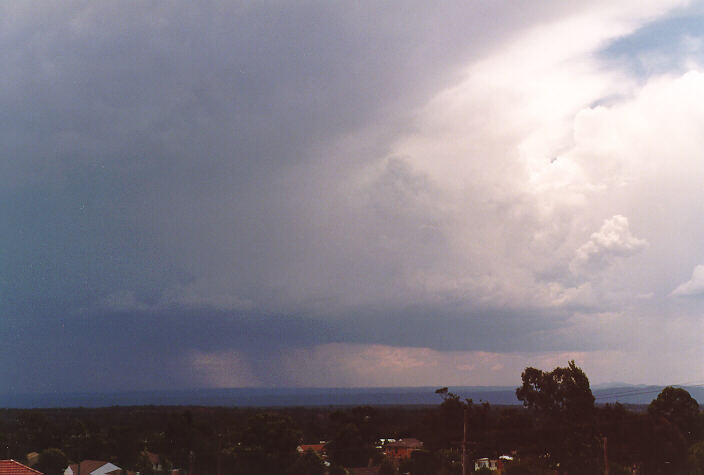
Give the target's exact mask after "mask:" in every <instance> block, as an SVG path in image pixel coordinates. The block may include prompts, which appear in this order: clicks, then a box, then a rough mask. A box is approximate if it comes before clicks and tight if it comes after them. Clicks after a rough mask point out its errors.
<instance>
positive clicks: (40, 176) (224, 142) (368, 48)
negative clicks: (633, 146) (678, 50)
mask: <svg viewBox="0 0 704 475" xmlns="http://www.w3.org/2000/svg"><path fill="white" fill-rule="evenodd" d="M669 7H670V5H665V6H663V7H660V6H658V5H655V4H654V5H649V6H648V7H647V8H643V11H642V12H639V13H637V14H633V13H632V12H631V11H630V10H628V9H627V8H626V9H625V10H624V11H625V12H624V13H621V12H616V13H613V12H606V16H608V15H612V16H613V18H615V20H613V21H612V23H613V24H612V23H609V24H608V26H610V27H613V28H614V33H610V34H609V35H610V36H609V35H606V36H604V37H598V38H597V39H594V40H593V42H594V46H593V49H598V48H599V47H601V46H603V44H604V43H605V42H607V41H608V40H610V39H612V38H616V37H619V36H620V35H625V34H628V33H629V32H631V31H633V30H634V29H635V28H636V27H637V26H638V25H640V24H641V23H643V22H645V21H647V20H648V19H650V18H651V17H656V16H658V15H662V14H663V13H664V12H665V11H667V8H669ZM1 8H2V11H1V12H0V17H2V19H3V20H2V21H3V24H2V32H3V34H2V35H1V36H0V50H2V51H3V52H4V53H3V55H1V56H0V70H2V71H3V74H2V77H1V79H0V80H1V81H2V82H1V87H0V111H1V112H0V143H2V149H3V153H2V155H1V158H0V223H2V246H0V262H1V263H2V265H1V266H0V314H1V315H2V321H1V322H0V329H1V333H0V334H1V335H3V336H2V338H1V340H0V341H2V342H3V345H2V346H3V350H2V351H3V353H4V355H3V358H2V361H3V363H0V376H2V377H3V379H6V380H13V381H16V383H15V384H14V385H13V387H12V388H11V389H12V390H16V391H20V390H35V389H56V388H60V387H61V388H63V387H66V386H69V387H73V388H76V389H88V388H90V387H91V385H90V384H88V383H87V382H86V381H85V375H86V374H87V375H90V378H91V379H92V380H93V381H95V382H98V383H99V385H100V386H101V387H106V388H127V387H177V386H182V385H186V384H193V381H196V380H198V378H197V377H194V375H193V374H191V373H190V372H192V371H194V369H193V365H191V366H189V364H188V362H185V363H184V361H185V360H184V359H183V357H184V355H188V354H189V352H191V351H195V352H200V353H198V355H201V359H200V360H198V361H201V363H202V361H205V360H203V359H202V358H206V356H207V355H209V354H211V353H212V354H216V353H218V352H227V351H228V350H233V349H234V350H233V351H238V352H240V353H238V354H237V355H239V356H237V355H235V356H233V358H234V359H235V360H238V358H240V357H241V358H242V360H246V361H247V364H248V365H249V369H250V373H252V372H253V373H255V374H262V373H266V374H269V375H270V376H269V377H268V379H267V380H266V381H263V382H262V381H261V380H260V381H259V382H260V383H262V384H269V385H276V384H288V383H290V384H304V383H305V381H303V380H301V379H297V380H293V379H291V377H290V376H289V375H288V374H287V371H286V367H285V365H284V364H282V359H283V358H284V357H283V356H276V355H282V354H283V352H285V351H287V350H286V349H287V348H288V349H290V348H306V347H313V346H315V345H324V344H336V343H341V342H344V343H351V344H360V345H365V344H378V345H389V346H397V347H427V348H432V349H435V350H452V351H462V350H467V351H493V352H511V351H513V352H515V351H567V350H573V351H588V350H595V349H600V348H614V347H616V346H619V344H620V342H619V341H615V340H614V339H613V337H612V335H609V334H604V333H602V332H600V331H599V330H598V329H597V328H593V327H590V326H589V325H592V324H590V323H582V320H580V319H579V318H580V317H575V315H577V314H580V312H586V313H589V312H606V311H611V312H616V311H617V310H615V308H614V305H613V302H614V301H617V300H618V296H616V297H615V296H614V294H615V293H616V294H617V293H618V292H620V291H623V289H622V288H621V287H619V286H613V285H610V283H609V280H608V279H609V276H608V275H606V276H602V275H601V274H599V275H597V274H596V272H597V270H598V271H599V272H601V270H602V268H603V267H606V264H608V265H616V266H617V265H619V264H618V263H619V262H620V261H619V259H621V258H624V257H630V256H636V259H637V258H638V253H639V252H642V250H643V249H644V248H645V242H646V240H647V242H649V243H650V241H651V238H650V237H647V238H646V237H643V235H642V234H641V231H640V230H642V229H645V228H647V226H644V225H642V221H638V220H637V219H636V221H635V223H636V224H635V225H634V224H633V221H632V222H631V228H629V221H628V219H627V218H624V217H622V216H620V213H621V212H620V211H619V210H612V209H611V208H610V207H609V206H605V205H604V206H602V205H601V204H599V203H597V205H596V207H595V211H594V212H593V213H590V214H589V216H587V217H585V219H584V220H583V222H582V223H579V224H577V222H576V221H575V220H573V218H571V217H569V216H570V213H572V212H574V209H577V208H579V207H577V208H570V207H569V206H571V205H570V204H569V203H571V202H570V201H569V200H570V199H572V198H574V195H570V194H568V193H565V194H564V195H560V197H561V198H560V199H561V201H562V202H563V203H567V204H565V205H564V208H562V209H557V210H556V211H555V209H552V210H551V211H550V212H548V213H547V214H546V215H543V214H541V213H543V212H544V209H543V208H541V206H543V205H545V204H546V203H548V201H549V203H548V205H549V206H553V205H554V203H553V201H551V200H552V198H549V197H548V198H549V199H548V198H545V197H546V196H548V193H549V192H544V194H541V195H537V194H535V195H533V194H531V193H532V192H531V193H529V192H528V191H526V190H524V189H523V188H522V186H523V183H526V182H527V181H528V178H527V177H528V174H527V172H526V170H527V168H526V169H523V168H521V167H515V166H514V165H515V164H516V163H518V161H517V160H516V159H515V157H514V156H513V155H512V153H513V151H510V153H504V152H505V151H506V150H508V149H506V150H503V149H502V148H501V147H503V145H502V144H504V143H507V144H513V143H514V142H515V141H516V140H517V139H516V137H519V138H520V139H521V140H523V139H524V138H525V136H526V134H525V133H524V131H525V130H526V129H527V128H530V127H534V126H535V125H534V124H533V122H531V120H533V119H531V118H527V117H528V116H525V117H521V118H520V119H516V122H515V124H514V123H510V124H509V125H505V124H506V120H505V119H506V118H507V117H508V116H507V115H502V112H501V107H502V104H503V103H502V102H501V101H499V102H497V103H493V102H491V101H493V100H494V98H496V97H498V95H495V94H494V93H493V92H492V93H488V92H487V93H485V92H483V91H479V90H477V96H486V101H485V102H482V101H483V99H482V101H480V100H479V99H477V97H474V96H471V95H466V94H465V92H466V91H465V89H466V88H467V86H462V84H467V83H466V82H465V83H463V81H466V78H467V75H468V71H467V65H468V64H470V65H473V64H480V63H481V62H482V61H484V62H486V61H487V60H486V59H487V58H492V57H493V56H492V55H494V54H495V53H496V54H497V55H498V54H499V53H501V52H502V51H504V50H505V49H506V45H507V44H509V45H510V44H511V42H512V41H514V39H516V38H522V36H521V35H525V36H526V37H530V38H533V36H531V35H535V34H536V31H537V32H540V31H543V30H542V27H543V26H545V28H546V29H547V30H546V31H548V30H549V28H551V25H555V24H557V25H558V26H559V24H560V23H559V22H560V21H563V20H564V19H565V18H567V19H571V18H577V19H580V18H582V16H584V18H588V19H589V18H592V17H596V16H597V14H598V15H601V14H602V13H604V12H602V11H601V10H599V8H596V7H594V6H593V5H591V4H588V3H585V4H584V5H583V6H581V7H579V9H576V10H575V9H571V10H570V9H568V6H567V5H565V2H541V3H540V4H537V5H536V4H535V3H534V2H531V3H530V4H528V3H526V4H525V5H517V4H516V2H491V3H481V2H475V3H471V4H469V5H468V4H466V3H465V2H455V3H447V4H444V5H443V6H442V7H438V6H436V5H431V4H428V3H427V2H414V3H413V2H412V3H408V4H405V6H404V8H403V9H398V8H396V7H395V6H393V5H391V4H383V3H378V4H365V5H357V4H353V3H349V4H328V3H314V2H311V3H303V4H296V5H294V4H290V3H286V2H283V3H280V4H278V3H276V2H271V3H254V4H249V3H246V2H243V3H236V2H205V3H203V4H199V5H195V4H193V3H192V2H191V3H189V2H169V3H163V2H162V3H159V2H148V3H144V4H141V5H140V6H139V8H138V7H137V6H136V5H134V4H128V3H104V4H96V3H94V2H73V3H70V4H69V5H66V4H63V3H62V4H59V3H51V2H25V3H21V4H6V5H4V6H2V7H1ZM595 12H596V13H595ZM629 15H631V16H633V17H634V18H635V19H628V20H627V21H626V20H623V19H622V17H623V18H630V16H629ZM609 18H611V17H609ZM613 25H616V26H613ZM536 26H538V27H540V28H537V29H536ZM589 35H591V33H589V34H585V37H588V38H591V36H589ZM592 36H594V35H592ZM597 36H598V35H597ZM589 41H592V40H589ZM577 50H578V51H576V52H574V53H570V54H574V55H575V56H577V57H579V55H581V54H583V52H582V51H581V50H580V49H579V48H577ZM570 51H571V50H570ZM532 53H536V51H532ZM532 53H531V54H532ZM589 53H591V51H589ZM558 56H559V54H558ZM517 62H518V63H520V61H519V59H517ZM566 62H568V61H566ZM560 64H562V63H560ZM481 65H482V66H481V68H484V69H481V71H490V72H492V71H494V69H492V68H494V66H491V65H489V66H486V65H485V64H484V63H481ZM560 67H562V66H560ZM477 68H479V66H477ZM478 70H479V69H478ZM519 70H520V65H519V66H517V69H516V71H519ZM472 71H473V70H471V68H470V72H469V74H470V77H473V78H477V77H480V75H479V74H478V73H472ZM558 72H559V71H558ZM569 73H570V74H576V75H578V76H579V77H580V78H581V77H586V76H588V74H597V73H592V71H591V70H589V71H588V74H587V73H584V71H582V69H579V68H578V69H577V70H576V72H574V71H572V70H569ZM472 74H474V76H472ZM487 74H488V73H487ZM492 74H493V72H492ZM590 77H591V76H590ZM599 80H600V81H601V80H602V79H601V76H599ZM512 81H514V80H513V79H512V80H511V81H508V82H512ZM607 82H608V81H607ZM457 84H460V85H461V86H459V87H458V86H457ZM470 86H471V87H473V83H470ZM471 87H469V89H470V90H471ZM499 87H500V85H499V86H497V88H499ZM610 87H611V86H609V87H605V89H608V91H606V92H609V93H610V92H613V91H612V89H613V88H611V89H610ZM453 88H455V89H453ZM587 89H589V88H587ZM594 89H595V90H596V89H598V88H594ZM589 90H590V91H591V89H589ZM443 91H445V92H446V93H447V91H450V92H449V94H453V92H452V91H455V92H454V93H456V94H458V96H457V97H456V98H455V99H456V102H451V104H456V106H457V110H460V111H462V110H469V111H470V115H469V116H464V115H463V116H460V117H461V119H460V120H459V121H454V122H453V123H452V124H449V125H448V127H447V130H448V134H450V135H451V134H452V133H454V132H455V130H456V131H457V133H458V134H459V135H458V136H456V137H454V138H453V137H449V140H444V139H443V138H442V134H436V129H435V128H434V127H437V126H438V124H442V123H443V122H442V121H443V120H446V118H449V119H453V120H454V119H456V118H457V116H455V115H453V114H454V112H447V116H444V115H443V114H445V113H446V111H447V110H450V111H452V107H444V106H443V107H439V106H438V105H437V104H438V101H440V103H443V102H442V101H443V99H442V97H444V96H442V93H443ZM458 91H459V92H458ZM487 91H489V89H487ZM497 91H499V92H501V91H500V89H497ZM510 92H512V93H514V92H515V93H516V94H517V95H518V96H520V94H521V93H522V92H521V91H518V92H516V91H510ZM595 95H596V96H598V95H599V94H598V91H597V92H595ZM518 96H517V99H516V101H515V103H514V102H510V101H509V102H506V104H508V105H511V104H523V103H522V102H520V101H521V99H520V97H518ZM438 97H440V99H438ZM587 99H588V102H589V101H592V100H593V99H594V98H593V97H587V98H585V101H586V100H587ZM503 100H507V99H506V98H503ZM580 100H581V98H580V99H575V106H574V111H572V114H575V113H576V112H577V111H578V110H579V108H580V107H586V105H584V104H582V103H580V102H579V101H580ZM462 101H466V102H462ZM428 104H430V106H428ZM433 104H435V105H433ZM443 104H444V103H443ZM526 107H528V106H526ZM441 109H442V110H441ZM440 110H441V112H442V113H439V112H438V111H440ZM487 111H489V113H490V115H487V113H488V112H487ZM491 114H495V117H494V118H493V119H495V120H497V121H500V122H501V123H500V124H499V125H498V126H496V127H494V126H493V125H492V122H491V121H492V117H493V116H491ZM516 117H519V115H518V114H517V115H516ZM487 124H488V125H487ZM526 124H528V125H526ZM494 125H496V124H494ZM492 127H493V128H492ZM504 127H506V128H504ZM484 128H486V130H484ZM492 134H494V135H492ZM521 134H523V135H521ZM438 137H440V138H438ZM462 137H464V138H462ZM454 139H457V140H454ZM465 139H466V140H469V141H471V146H468V147H466V148H464V149H462V148H461V147H463V146H464V145H463V144H464V142H463V140H465ZM441 143H459V145H458V147H460V148H459V149H458V150H460V152H455V151H451V150H447V151H446V150H443V148H442V147H441V146H439V144H441ZM426 145H427V148H428V149H430V150H432V153H430V154H429V153H426V151H425V148H424V147H426ZM529 145H530V144H529ZM529 145H526V143H521V144H520V146H521V147H524V149H528V148H530V147H529ZM553 145H554V144H551V145H550V147H552V146H553ZM560 146H561V147H562V148H563V149H564V148H565V144H564V143H561V144H560ZM569 146H570V145H569V144H568V145H567V147H569ZM550 147H547V148H546V149H547V150H551V149H550ZM468 151H469V152H471V153H472V154H473V158H472V159H471V160H458V159H457V158H456V157H455V156H454V155H453V153H462V154H465V155H466V154H467V153H469V152H468ZM502 154H503V155H502ZM568 155H569V154H568ZM578 155H579V150H577V151H576V152H574V151H573V153H572V155H571V156H569V157H568V158H567V160H568V161H569V160H572V161H574V162H575V163H582V162H579V157H577V158H574V157H575V156H578ZM462 156H464V155H462ZM561 160H562V159H561ZM561 163H562V162H561ZM570 163H572V162H570ZM445 164H447V165H448V166H449V167H450V170H452V169H453V168H454V167H455V165H457V170H456V175H457V177H461V178H462V179H463V180H464V181H463V182H462V185H461V187H460V189H457V188H455V185H454V183H453V181H452V179H448V178H447V177H446V176H445V175H444V171H443V168H442V167H443V166H444V165H445ZM505 167H509V168H505ZM588 172H589V173H585V175H588V178H589V179H593V181H594V183H596V182H597V181H598V180H596V179H594V177H595V176H596V175H598V174H597V173H591V172H592V170H588ZM590 173H591V174H590ZM467 177H472V178H467ZM497 177H501V178H497ZM550 183H551V186H553V185H552V183H553V182H550ZM588 185H589V186H591V185H592V184H588ZM580 186H581V185H580ZM570 187H571V188H570V190H573V189H575V187H576V188H578V186H577V185H575V184H574V183H571V184H570ZM585 187H587V185H585ZM594 189H597V187H596V186H595V187H594ZM541 193H543V192H541ZM555 193H557V192H555ZM560 193H562V191H560ZM536 196H538V198H536ZM563 196H564V197H566V198H565V199H564V200H562V197H563ZM585 196H586V195H585ZM587 199H589V198H587ZM541 200H542V201H541ZM555 202H557V200H555ZM560 206H562V205H554V208H559V207H560ZM579 209H580V210H581V209H582V208H579ZM580 212H581V211H580ZM629 217H630V216H629ZM624 220H625V221H624ZM609 223H611V228H614V227H615V228H617V229H616V231H617V232H616V234H617V235H616V236H615V238H616V241H619V242H616V244H614V245H611V244H613V242H611V241H609V242H607V241H608V236H607V237H606V238H604V239H606V240H604V239H600V238H599V236H600V234H599V233H602V234H604V233H607V232H608V230H609V229H611V228H610V227H609ZM636 226H638V228H637V229H638V230H635V229H636ZM604 235H606V234H604ZM590 236H591V238H590ZM590 239H591V241H589V242H592V246H591V247H590V248H589V249H587V248H585V247H582V248H580V246H587V245H586V244H584V243H585V242H587V241H588V240H590ZM619 239H620V240H619ZM610 243H611V244H610ZM654 243H655V245H656V246H657V244H658V242H657V239H656V240H655V241H654ZM578 249H582V250H583V252H582V254H584V256H582V258H580V255H579V253H578V252H577V250H578ZM576 252H577V253H576ZM602 254H603V256H605V257H603V259H602V258H601V257H600V256H602ZM547 256H550V259H547V258H546V259H543V257H547ZM580 259H581V260H580ZM597 260H598V261H599V262H600V263H601V262H602V261H603V263H605V264H604V265H603V266H601V267H600V268H599V269H597V270H594V269H595V267H594V266H593V265H592V264H593V262H596V261H597ZM582 261H583V262H582ZM571 264H572V268H573V270H574V269H576V268H577V267H579V272H578V273H577V274H579V273H581V274H580V275H578V276H575V272H570V265H571ZM587 264H589V265H587ZM575 266H576V267H575ZM691 268H692V266H689V268H688V269H686V270H685V271H682V272H683V274H682V275H685V274H686V273H687V272H690V271H691ZM584 269H587V271H588V272H587V271H585V270H584ZM584 272H587V273H586V274H584ZM663 285H665V284H663ZM668 285H670V284H668ZM641 287H643V286H638V285H633V286H631V287H629V288H628V289H627V290H628V292H630V293H633V291H634V290H633V289H636V290H641ZM536 289H539V290H536ZM670 290H671V289H670ZM594 295H598V296H599V297H603V298H601V299H598V298H594ZM575 318H576V319H577V323H575ZM575 325H577V326H579V325H581V327H580V328H582V330H584V329H585V328H586V330H584V331H586V333H583V332H582V333H580V332H579V331H576V330H574V329H573V328H574V327H575ZM585 325H586V327H585ZM556 335H559V337H560V338H559V339H558V338H556ZM584 335H588V336H589V339H586V340H585V339H584V338H583V336H584ZM203 355H206V356H203ZM207 361H210V360H207ZM238 361H239V360H238ZM199 364H200V363H199ZM202 364H204V363H202ZM211 364H212V362H209V363H208V365H211ZM196 366H197V365H196ZM206 366H207V365H206ZM28 374H32V375H33V376H32V377H28V376H27V375H28ZM242 381H244V383H243V384H246V380H242ZM302 381H303V382H302ZM421 383H422V381H418V384H421Z"/></svg>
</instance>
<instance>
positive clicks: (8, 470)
mask: <svg viewBox="0 0 704 475" xmlns="http://www.w3.org/2000/svg"><path fill="white" fill-rule="evenodd" d="M0 475H43V472H40V471H39V470H34V469H33V468H29V467H28V466H26V465H22V464H21V463H19V462H17V461H16V460H0Z"/></svg>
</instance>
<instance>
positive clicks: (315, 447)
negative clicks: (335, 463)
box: [296, 442, 326, 457]
mask: <svg viewBox="0 0 704 475" xmlns="http://www.w3.org/2000/svg"><path fill="white" fill-rule="evenodd" d="M309 450H310V451H313V452H315V453H316V454H318V455H320V456H321V457H323V456H325V455H326V451H325V442H321V443H319V444H301V445H299V446H298V447H296V451H298V453H299V454H304V453H306V452H308V451H309Z"/></svg>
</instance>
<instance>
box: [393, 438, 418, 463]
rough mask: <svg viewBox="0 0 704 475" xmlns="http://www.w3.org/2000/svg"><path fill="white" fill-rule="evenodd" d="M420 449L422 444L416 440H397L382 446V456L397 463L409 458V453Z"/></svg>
mask: <svg viewBox="0 0 704 475" xmlns="http://www.w3.org/2000/svg"><path fill="white" fill-rule="evenodd" d="M422 448H423V442H421V441H420V440H418V439H412V438H408V439H398V440H395V441H392V442H387V443H386V444H384V455H386V456H387V457H390V458H392V459H394V460H397V461H398V460H401V459H406V458H410V456H411V452H413V451H414V450H418V449H422Z"/></svg>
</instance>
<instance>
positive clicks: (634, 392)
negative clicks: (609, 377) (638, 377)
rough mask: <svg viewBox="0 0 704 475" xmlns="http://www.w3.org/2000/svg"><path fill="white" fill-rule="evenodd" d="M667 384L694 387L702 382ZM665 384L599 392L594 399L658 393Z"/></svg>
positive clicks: (700, 385) (701, 384)
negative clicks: (604, 392) (605, 392)
mask: <svg viewBox="0 0 704 475" xmlns="http://www.w3.org/2000/svg"><path fill="white" fill-rule="evenodd" d="M668 386H671V387H675V388H677V387H679V388H681V387H684V386H686V387H689V388H693V387H694V388H696V387H703V386H704V383H696V384H693V383H684V384H670V385H668ZM663 387H666V386H657V387H655V388H653V387H649V388H648V389H646V388H634V389H630V390H621V391H617V392H613V393H607V394H600V395H598V396H595V397H594V399H596V400H599V399H602V400H603V399H611V398H616V397H624V396H639V395H642V394H653V393H659V392H661V391H662V388H663Z"/></svg>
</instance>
